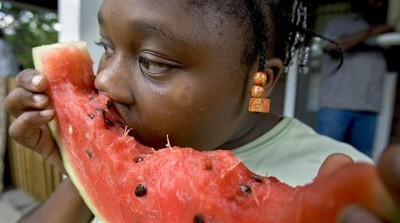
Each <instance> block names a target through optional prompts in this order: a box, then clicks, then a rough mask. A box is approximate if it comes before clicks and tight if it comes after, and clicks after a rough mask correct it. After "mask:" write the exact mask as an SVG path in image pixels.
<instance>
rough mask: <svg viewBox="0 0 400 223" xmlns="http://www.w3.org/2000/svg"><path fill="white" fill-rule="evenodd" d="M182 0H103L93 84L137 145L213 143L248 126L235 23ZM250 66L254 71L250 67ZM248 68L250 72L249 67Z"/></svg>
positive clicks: (235, 135)
mask: <svg viewBox="0 0 400 223" xmlns="http://www.w3.org/2000/svg"><path fill="white" fill-rule="evenodd" d="M203 12H204V13H201V14H197V13H195V12H194V11H191V10H190V9H189V8H188V7H187V5H186V3H185V1H184V0H168V1H165V0H124V1H117V0H105V1H104V3H103V5H102V7H101V9H100V12H99V23H100V36H101V39H100V43H101V44H102V45H103V46H104V48H105V53H104V55H103V57H102V59H101V62H100V66H99V70H98V75H97V77H96V87H97V88H98V89H99V90H100V91H103V92H106V93H107V94H109V95H110V97H111V98H112V99H113V100H114V103H115V106H116V108H117V110H118V111H119V113H120V114H121V116H122V117H123V118H124V120H125V121H126V124H127V125H128V127H130V128H133V130H132V132H131V134H132V135H133V136H135V137H136V138H137V139H138V140H139V141H140V142H141V143H144V144H146V145H149V146H153V147H155V148H162V147H165V145H166V143H167V137H168V139H169V141H170V143H171V145H172V146H174V145H178V146H190V147H194V148H196V149H200V150H210V149H215V148H217V147H219V146H221V145H223V144H224V143H228V142H231V141H235V140H236V139H237V138H240V137H242V136H243V135H244V134H245V133H247V132H248V131H249V130H248V129H247V128H246V126H250V123H251V122H252V120H253V119H252V118H251V117H252V115H251V114H250V113H248V112H247V103H248V96H249V94H250V93H249V92H250V90H249V87H250V86H251V83H249V80H248V78H247V76H248V69H246V68H247V67H246V66H245V65H244V64H243V61H242V60H243V51H244V48H243V47H244V46H243V45H244V44H243V43H242V42H243V40H242V39H243V37H242V35H243V34H242V33H241V31H240V29H238V27H237V26H235V24H234V23H232V22H229V21H228V20H227V19H226V18H222V17H221V16H218V14H213V13H212V12H211V11H207V10H203ZM253 71H254V70H253ZM253 71H250V72H253Z"/></svg>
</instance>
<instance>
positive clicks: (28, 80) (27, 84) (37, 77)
mask: <svg viewBox="0 0 400 223" xmlns="http://www.w3.org/2000/svg"><path fill="white" fill-rule="evenodd" d="M15 82H16V84H17V86H19V87H22V88H25V89H27V90H29V91H32V92H43V91H45V90H46V88H47V81H46V79H45V77H44V76H43V75H42V74H40V73H39V72H37V71H36V70H33V69H26V70H23V71H21V72H20V73H19V74H18V75H17V77H16V78H15Z"/></svg>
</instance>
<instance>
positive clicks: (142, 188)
mask: <svg viewBox="0 0 400 223" xmlns="http://www.w3.org/2000/svg"><path fill="white" fill-rule="evenodd" d="M146 194H147V188H146V186H145V185H143V184H139V185H138V186H137V187H136V190H135V195H136V197H143V196H144V195H146Z"/></svg>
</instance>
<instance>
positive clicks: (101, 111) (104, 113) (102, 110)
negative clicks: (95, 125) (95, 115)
mask: <svg viewBox="0 0 400 223" xmlns="http://www.w3.org/2000/svg"><path fill="white" fill-rule="evenodd" d="M96 110H97V111H98V112H100V113H101V114H102V115H103V117H105V116H106V111H105V110H104V109H102V108H98V109H96Z"/></svg>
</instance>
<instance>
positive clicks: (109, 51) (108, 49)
mask: <svg viewBox="0 0 400 223" xmlns="http://www.w3.org/2000/svg"><path fill="white" fill-rule="evenodd" d="M96 45H98V46H100V47H103V48H104V55H105V56H106V57H107V58H109V57H110V56H111V55H112V54H113V53H114V49H113V48H111V47H110V46H109V45H108V44H107V43H105V42H103V41H102V40H100V41H99V42H96Z"/></svg>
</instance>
